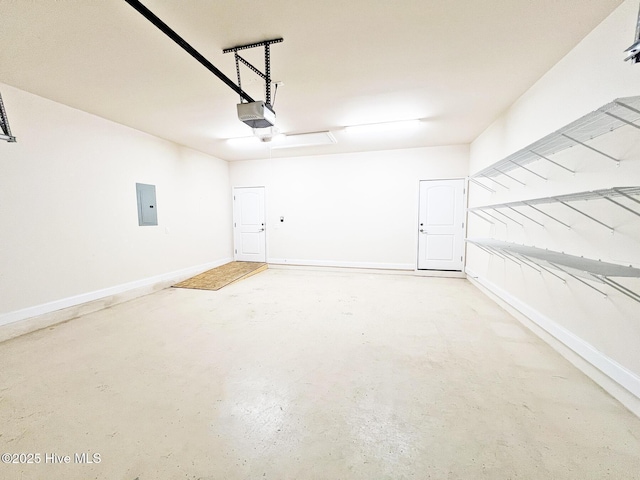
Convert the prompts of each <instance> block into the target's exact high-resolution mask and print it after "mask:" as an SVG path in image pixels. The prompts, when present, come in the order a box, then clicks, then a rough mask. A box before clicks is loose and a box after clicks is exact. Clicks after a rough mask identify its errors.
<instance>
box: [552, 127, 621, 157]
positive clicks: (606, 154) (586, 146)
mask: <svg viewBox="0 0 640 480" xmlns="http://www.w3.org/2000/svg"><path fill="white" fill-rule="evenodd" d="M560 135H562V136H563V137H565V138H568V139H569V140H571V141H572V142H575V143H577V144H578V145H582V146H583V147H585V148H588V149H589V150H593V151H594V152H597V153H599V154H600V155H602V156H603V157H607V158H609V159H611V160H613V161H614V162H616V164H618V165H620V160H618V159H617V158H615V157H612V156H611V155H609V154H608V153H604V152H602V151H600V150H598V149H597V148H593V147H592V146H591V145H587V144H586V143H584V142H581V141H580V140H576V139H575V138H571V137H570V136H569V135H566V134H564V133H561V134H560Z"/></svg>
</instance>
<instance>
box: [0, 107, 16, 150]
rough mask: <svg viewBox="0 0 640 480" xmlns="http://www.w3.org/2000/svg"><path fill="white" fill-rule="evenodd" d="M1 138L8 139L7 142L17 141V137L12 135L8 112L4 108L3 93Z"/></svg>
mask: <svg viewBox="0 0 640 480" xmlns="http://www.w3.org/2000/svg"><path fill="white" fill-rule="evenodd" d="M0 140H6V141H7V142H11V143H15V142H16V137H14V136H13V135H11V128H9V119H8V118H7V112H6V110H5V109H4V103H3V102H2V95H0Z"/></svg>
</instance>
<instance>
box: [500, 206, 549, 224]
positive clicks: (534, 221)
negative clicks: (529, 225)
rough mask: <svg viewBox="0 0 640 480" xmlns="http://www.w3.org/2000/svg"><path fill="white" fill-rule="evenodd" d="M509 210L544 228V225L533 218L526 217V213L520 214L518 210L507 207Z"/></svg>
mask: <svg viewBox="0 0 640 480" xmlns="http://www.w3.org/2000/svg"><path fill="white" fill-rule="evenodd" d="M507 208H508V209H509V210H513V211H514V212H516V213H517V214H520V215H522V216H523V217H524V218H527V219H529V220H531V221H532V222H533V223H537V224H538V225H540V226H541V227H543V228H544V225H543V224H542V223H540V222H538V221H537V220H534V219H533V218H531V217H530V216H528V215H525V214H524V213H522V212H520V211H518V210H516V209H515V208H513V207H510V206H509V205H507Z"/></svg>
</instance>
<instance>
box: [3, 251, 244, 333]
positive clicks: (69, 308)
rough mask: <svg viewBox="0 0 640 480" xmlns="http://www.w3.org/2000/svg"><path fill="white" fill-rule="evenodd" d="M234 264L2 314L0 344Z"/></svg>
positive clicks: (205, 266) (207, 266)
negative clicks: (210, 270) (207, 271)
mask: <svg viewBox="0 0 640 480" xmlns="http://www.w3.org/2000/svg"><path fill="white" fill-rule="evenodd" d="M231 261H233V259H232V258H223V259H220V260H216V261H213V262H208V263H205V264H201V265H196V266H193V267H188V268H184V269H181V270H176V271H173V272H168V273H163V274H160V275H155V276H153V277H147V278H143V279H140V280H135V281H133V282H128V283H123V284H121V285H114V286H112V287H108V288H104V289H101V290H95V291H92V292H86V293H82V294H80V295H75V296H73V297H67V298H62V299H59V300H55V301H53V302H48V303H44V304H41V305H35V306H32V307H28V308H23V309H21V310H16V311H13V312H8V313H4V314H1V315H0V341H4V340H7V339H9V338H13V337H16V336H18V335H23V334H24V333H27V332H29V331H34V330H38V329H40V328H45V327H47V326H50V325H54V324H56V323H60V322H64V321H66V320H70V319H71V318H75V317H77V316H79V315H84V314H86V313H90V312H95V311H97V310H100V309H102V308H105V307H107V306H110V305H115V304H117V303H122V302H125V301H128V300H131V299H133V298H136V297H140V296H143V295H147V294H149V293H152V292H154V291H157V290H162V289H163V288H167V287H169V286H171V285H172V284H174V283H176V282H179V281H182V280H185V279H187V278H189V277H191V276H193V275H197V274H198V273H202V272H204V271H206V270H209V269H211V268H215V267H218V266H220V265H224V264H225V263H229V262H231Z"/></svg>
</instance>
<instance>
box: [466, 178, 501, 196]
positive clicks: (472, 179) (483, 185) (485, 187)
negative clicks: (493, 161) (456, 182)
mask: <svg viewBox="0 0 640 480" xmlns="http://www.w3.org/2000/svg"><path fill="white" fill-rule="evenodd" d="M469 181H470V182H472V183H475V184H476V185H479V186H481V187H482V188H484V189H485V190H489V191H490V192H491V193H496V191H495V190H494V189H492V188H489V187H487V186H486V185H485V184H484V183H480V182H479V181H477V180H476V179H474V178H469Z"/></svg>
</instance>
